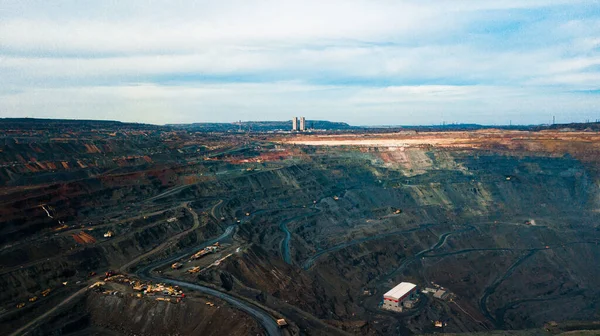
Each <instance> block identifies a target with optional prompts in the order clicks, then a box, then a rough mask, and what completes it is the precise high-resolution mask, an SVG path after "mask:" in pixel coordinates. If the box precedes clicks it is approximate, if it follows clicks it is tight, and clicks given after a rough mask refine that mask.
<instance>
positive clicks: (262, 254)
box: [0, 120, 600, 335]
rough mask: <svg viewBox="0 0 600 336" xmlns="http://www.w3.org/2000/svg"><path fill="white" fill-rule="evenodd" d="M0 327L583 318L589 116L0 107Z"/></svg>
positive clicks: (35, 329) (354, 327)
mask: <svg viewBox="0 0 600 336" xmlns="http://www.w3.org/2000/svg"><path fill="white" fill-rule="evenodd" d="M0 128H1V129H2V132H1V133H0V134H1V135H0V136H1V139H0V204H1V206H0V224H1V225H0V288H2V290H1V291H0V334H2V335H257V334H258V335H422V334H436V333H437V334H439V333H454V334H457V333H461V334H463V333H464V334H470V333H474V334H476V335H507V334H509V335H560V334H565V335H567V334H568V335H573V334H574V332H577V335H598V333H600V322H598V321H599V320H600V289H599V284H600V263H599V260H600V134H599V133H598V132H596V131H594V130H593V128H592V129H586V130H575V129H561V128H552V129H535V130H528V129H523V130H498V129H471V130H454V131H440V130H438V131H434V130H420V131H418V132H407V131H398V132H393V131H387V132H386V133H375V132H372V131H371V132H367V131H355V130H344V131H337V132H329V133H327V132H313V133H302V134H294V133H290V132H287V133H286V132H279V133H277V132H271V133H238V132H236V131H228V132H222V133H219V132H214V131H211V132H204V131H194V130H193V129H182V128H176V127H171V126H168V127H167V126H164V127H163V126H152V125H143V124H124V123H117V122H94V121H81V122H72V121H70V122H67V121H65V122H61V121H53V122H49V121H38V122H36V121H34V120H25V121H10V120H2V122H0Z"/></svg>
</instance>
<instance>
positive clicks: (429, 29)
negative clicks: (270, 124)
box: [0, 0, 600, 123]
mask: <svg viewBox="0 0 600 336" xmlns="http://www.w3.org/2000/svg"><path fill="white" fill-rule="evenodd" d="M539 9H543V10H542V11H541V12H537V11H538V10H539ZM594 9H596V10H595V11H594ZM599 10H600V6H599V5H598V4H594V2H593V1H574V0H569V1H566V0H565V1H561V0H556V1H553V0H545V1H544V0H529V1H522V0H520V1H517V0H506V1H492V0H489V1H487V0H486V1H483V0H481V1H470V0H455V1H445V0H419V1H417V0H410V1H392V0H383V1H367V0H356V1H351V0H346V1H342V0H331V1H316V0H314V1H312V0H311V1H289V0H278V1H275V0H264V1H249V0H225V1H219V2H214V1H148V0H144V1H142V0H132V1H126V2H114V1H112V2H105V1H93V2H91V3H85V4H84V3H83V2H80V1H75V0H63V1H60V2H58V3H56V2H47V1H37V0H22V1H6V0H5V1H2V0H0V96H1V97H2V100H0V107H1V108H2V109H1V110H0V117H2V116H22V115H38V116H57V117H64V116H71V117H73V116H76V115H75V114H77V113H86V115H88V117H95V116H99V115H102V114H103V113H104V114H105V115H106V116H109V117H110V118H116V119H121V120H123V119H125V120H130V121H133V120H143V121H148V122H160V123H162V122H176V121H189V122H191V121H201V120H212V121H216V120H217V119H218V120H220V121H231V120H236V119H239V118H242V119H286V118H287V114H288V113H294V111H298V110H301V111H307V112H306V113H304V112H303V113H304V114H305V115H306V116H309V112H310V111H315V115H316V116H321V115H323V116H328V118H330V119H339V120H345V119H346V118H348V119H349V120H347V121H351V122H354V123H370V122H373V123H384V122H385V120H389V118H390V117H393V114H394V113H401V114H402V116H403V118H407V119H403V120H409V122H408V123H416V122H417V121H419V122H424V123H427V122H428V119H427V118H431V119H432V120H437V119H439V117H440V116H439V114H440V113H441V114H444V113H446V117H445V118H447V119H449V120H450V118H449V117H448V114H452V113H453V114H454V115H455V119H457V121H467V120H471V119H477V120H478V121H479V122H486V120H495V118H499V117H498V113H488V112H489V111H504V113H515V115H516V117H517V118H521V119H523V120H530V121H529V122H533V120H534V116H537V117H538V118H542V114H543V113H546V112H544V111H552V113H560V112H561V111H559V110H558V108H559V107H561V108H565V111H563V112H562V113H571V112H572V111H579V112H580V113H583V114H586V113H592V112H590V111H591V110H592V109H591V106H594V104H597V102H598V99H597V98H596V96H595V95H592V94H589V95H578V94H575V93H573V92H574V91H579V90H597V89H598V88H599V86H600V84H598V83H600V80H599V79H600V77H599V76H600V74H599V73H598V71H597V69H598V66H599V65H600V50H599V48H598V47H599V46H600V43H599V40H598V36H600V17H599V16H598V14H597V13H598V12H600V11H599ZM594 13H596V14H594ZM246 81H250V82H253V83H250V84H241V83H240V82H246ZM218 82H220V83H222V84H215V83H218ZM165 83H169V84H170V85H171V86H166V85H165ZM506 101H509V102H508V103H507V102H506ZM513 102H514V103H513ZM550 104H552V106H550ZM569 104H571V105H569ZM596 106H597V105H596ZM82 111H85V112H82ZM212 111H219V113H213V112H212ZM317 111H318V113H316V112H317ZM394 111H395V112H394ZM410 111H419V113H417V114H411V113H412V112H410ZM542 112H543V113H542ZM579 112H578V113H579ZM373 115H375V116H376V117H375V118H372V116H373ZM586 115H587V114H586ZM367 116H368V117H367ZM215 118H217V119H215ZM574 118H576V117H574ZM590 118H591V119H595V118H593V117H590ZM350 119H352V120H350ZM542 119H544V120H545V117H543V118H542ZM542 119H540V120H542ZM429 121H431V120H429ZM513 121H515V120H514V118H513Z"/></svg>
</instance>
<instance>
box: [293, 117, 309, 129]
mask: <svg viewBox="0 0 600 336" xmlns="http://www.w3.org/2000/svg"><path fill="white" fill-rule="evenodd" d="M304 131H306V118H304V117H300V119H298V117H294V118H292V132H304Z"/></svg>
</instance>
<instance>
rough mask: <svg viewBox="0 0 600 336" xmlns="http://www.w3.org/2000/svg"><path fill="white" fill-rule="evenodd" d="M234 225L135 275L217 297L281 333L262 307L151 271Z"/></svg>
mask: <svg viewBox="0 0 600 336" xmlns="http://www.w3.org/2000/svg"><path fill="white" fill-rule="evenodd" d="M221 203H222V202H219V203H218V204H217V205H215V207H213V209H215V208H216V207H217V206H218V205H220V204H221ZM196 218H197V217H195V219H196ZM236 227H237V225H236V224H233V225H230V226H228V227H227V228H226V229H225V232H223V234H221V235H220V236H219V237H217V238H214V239H210V240H207V241H205V242H203V243H201V244H200V245H197V246H192V247H189V248H187V249H184V250H182V251H180V252H179V253H177V254H176V255H174V256H171V257H169V258H167V259H162V260H158V261H154V262H152V263H150V264H148V265H145V266H143V267H141V268H139V269H138V270H136V272H135V275H136V276H138V277H139V278H140V279H144V280H150V281H155V282H164V283H169V284H173V285H177V286H179V287H183V288H188V289H191V290H194V291H197V292H200V293H204V294H207V295H211V296H214V297H218V298H220V299H222V300H224V301H226V302H228V303H229V304H231V305H232V306H234V307H236V308H238V309H239V310H241V311H243V312H245V313H247V314H248V315H250V316H252V317H253V318H254V319H255V320H256V321H257V322H258V323H259V324H260V325H261V326H262V327H263V328H264V329H265V331H266V332H267V334H268V335H269V336H278V335H281V334H282V333H281V330H280V329H279V327H278V326H277V323H276V322H275V320H274V319H273V317H272V316H271V315H270V314H269V313H268V312H266V311H265V310H264V309H262V308H260V307H258V306H256V305H253V304H251V303H248V302H246V301H243V300H241V299H238V298H236V297H233V296H231V295H229V294H226V293H223V292H220V291H218V290H215V289H213V288H210V287H206V286H201V285H197V284H193V283H189V282H184V281H179V280H174V279H169V278H164V277H161V276H157V275H154V274H152V271H153V270H154V269H156V268H159V267H162V266H165V265H168V264H170V263H173V262H174V261H176V260H179V259H181V258H185V257H187V256H189V255H191V254H193V253H194V252H196V251H197V250H200V249H203V248H205V247H207V246H210V245H212V244H214V243H216V242H218V241H221V240H223V239H225V238H227V237H229V236H231V235H232V234H233V232H234V231H235V229H236Z"/></svg>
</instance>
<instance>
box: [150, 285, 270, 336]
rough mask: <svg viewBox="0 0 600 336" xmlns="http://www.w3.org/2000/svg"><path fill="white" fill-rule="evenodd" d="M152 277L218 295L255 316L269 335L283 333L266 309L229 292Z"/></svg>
mask: <svg viewBox="0 0 600 336" xmlns="http://www.w3.org/2000/svg"><path fill="white" fill-rule="evenodd" d="M152 278H153V279H155V280H156V281H161V282H165V283H169V284H172V285H177V286H179V287H184V288H189V289H191V290H195V291H197V292H201V293H204V294H208V295H212V296H216V297H218V298H220V299H222V300H224V301H227V302H228V303H229V304H231V305H232V306H234V307H235V308H237V309H239V310H241V311H243V312H245V313H247V314H248V315H250V316H252V317H254V318H255V319H256V320H257V321H258V322H259V323H260V324H261V325H262V326H263V328H265V331H266V332H267V334H268V335H271V336H276V335H281V331H280V329H279V327H278V326H277V323H275V320H273V317H271V315H270V314H269V313H267V312H266V311H264V310H262V309H261V308H259V307H256V306H254V305H250V304H248V303H246V302H244V301H241V300H239V299H237V298H235V297H233V296H231V295H229V294H226V293H223V292H220V291H218V290H214V289H212V288H208V287H204V286H200V285H195V284H191V283H188V282H183V281H178V280H171V279H166V278H159V277H152Z"/></svg>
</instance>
